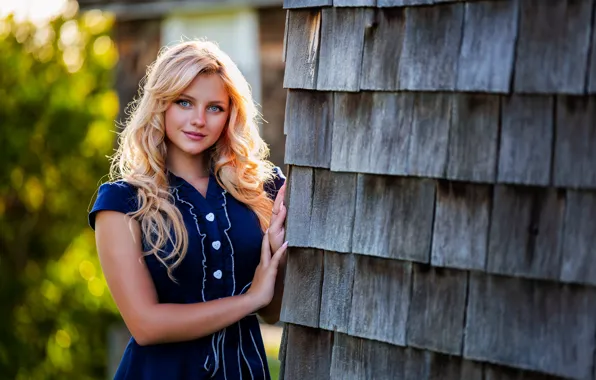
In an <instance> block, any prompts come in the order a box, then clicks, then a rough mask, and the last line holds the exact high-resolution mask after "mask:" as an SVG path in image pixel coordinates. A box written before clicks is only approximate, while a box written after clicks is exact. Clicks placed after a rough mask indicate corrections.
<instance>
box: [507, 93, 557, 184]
mask: <svg viewBox="0 0 596 380" xmlns="http://www.w3.org/2000/svg"><path fill="white" fill-rule="evenodd" d="M553 112H554V110H553V99H552V97H547V96H520V95H513V96H511V97H506V98H503V99H502V115H501V118H502V124H501V136H500V151H499V164H498V165H499V166H498V177H497V178H498V181H499V182H501V183H518V184H527V185H545V186H546V185H548V184H549V183H550V167H551V159H552V145H553V143H552V141H553V133H554V131H553Z"/></svg>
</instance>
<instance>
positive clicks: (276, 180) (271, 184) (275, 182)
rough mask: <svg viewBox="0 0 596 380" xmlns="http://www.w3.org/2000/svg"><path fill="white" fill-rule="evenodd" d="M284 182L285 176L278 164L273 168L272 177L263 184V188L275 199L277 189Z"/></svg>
mask: <svg viewBox="0 0 596 380" xmlns="http://www.w3.org/2000/svg"><path fill="white" fill-rule="evenodd" d="M284 183H286V176H285V175H284V173H283V172H282V170H281V168H280V167H279V166H275V167H274V168H273V178H272V179H271V180H269V181H267V182H265V184H264V185H263V188H264V189H265V191H266V192H267V194H268V195H269V197H270V198H271V199H275V197H276V196H277V192H278V191H279V189H280V188H281V187H282V186H283V185H284Z"/></svg>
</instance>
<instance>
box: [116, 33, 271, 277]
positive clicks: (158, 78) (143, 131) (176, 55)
mask: <svg viewBox="0 0 596 380" xmlns="http://www.w3.org/2000/svg"><path fill="white" fill-rule="evenodd" d="M202 74H216V75H219V77H220V78H221V79H222V81H223V83H224V85H225V88H226V90H227V92H228V94H229V97H230V106H231V107H230V114H229V119H228V123H227V125H226V127H225V129H224V132H223V133H222V135H221V137H220V138H219V140H218V141H217V143H216V144H215V145H214V146H213V147H212V149H209V150H208V151H209V152H207V151H206V152H205V153H206V154H210V165H212V166H213V168H214V172H215V177H216V178H217V181H218V183H219V184H220V186H221V187H223V188H224V189H226V190H227V191H228V192H229V193H230V194H231V195H232V196H233V197H234V198H236V199H237V200H238V201H240V202H242V203H244V204H246V205H247V206H248V207H249V208H250V209H251V210H252V211H254V213H255V214H256V216H257V217H258V220H259V223H260V227H261V229H262V230H263V231H264V230H265V229H266V228H267V226H268V224H269V221H270V218H271V208H272V205H273V201H272V200H271V199H270V198H269V197H268V196H267V194H266V192H265V191H264V186H263V185H264V183H265V182H267V181H270V180H272V178H273V176H274V174H273V165H272V164H271V163H270V162H269V161H267V160H266V157H267V156H268V154H269V148H268V147H267V145H266V144H265V142H264V141H263V140H262V139H261V137H260V136H259V131H258V126H257V117H258V116H259V114H258V112H257V109H256V107H255V104H254V102H253V99H252V94H251V91H250V87H249V85H248V83H247V82H246V79H245V78H244V76H243V75H242V74H241V72H240V70H238V67H237V66H236V65H235V64H234V63H233V62H232V60H231V59H230V57H228V55H226V54H225V53H224V52H222V51H221V50H220V49H219V48H218V47H217V46H216V45H215V44H213V43H211V42H207V41H186V42H181V43H179V44H177V45H174V46H172V47H169V48H164V49H163V50H162V51H161V52H160V54H159V55H158V58H157V60H156V61H155V62H154V63H153V64H152V65H151V66H149V68H148V69H147V75H146V77H145V78H144V79H145V84H144V86H143V89H142V90H141V97H140V98H139V99H137V100H135V101H133V102H132V103H131V104H130V105H129V107H130V109H131V110H132V113H131V114H130V117H129V118H128V119H127V121H126V125H125V128H124V130H123V131H122V133H121V134H120V136H119V148H118V150H117V152H116V153H115V154H114V156H113V157H112V164H111V169H110V175H111V179H112V180H117V179H122V180H124V181H125V182H127V183H129V184H131V185H133V186H134V187H136V188H137V198H138V203H139V209H138V211H136V212H134V213H131V214H130V215H131V216H132V217H133V218H135V219H137V220H139V221H140V224H141V230H142V233H143V236H144V238H145V241H146V243H147V244H148V245H149V247H150V249H149V250H148V251H145V252H144V253H145V254H146V255H151V254H153V255H155V256H156V258H157V259H158V260H159V261H160V262H161V263H162V264H164V265H165V266H166V268H167V270H168V275H169V276H170V278H172V279H174V278H173V276H172V270H173V269H174V268H176V267H177V266H178V265H180V263H181V262H182V260H183V259H184V256H185V255H186V251H187V247H188V232H187V231H186V229H185V228H184V223H183V219H182V214H181V213H180V211H179V210H178V209H177V208H176V206H175V204H174V198H173V196H172V194H171V193H170V192H169V190H168V185H169V183H168V176H167V171H166V155H167V148H166V139H165V123H164V113H165V111H166V109H167V108H168V107H169V105H170V104H171V103H172V102H173V101H175V100H176V99H177V97H178V96H179V95H180V94H181V93H182V91H183V90H184V89H185V88H186V87H187V86H188V85H189V84H190V83H191V82H192V81H193V80H194V78H195V77H196V76H197V75H202ZM172 233H173V234H172ZM168 242H171V243H172V245H173V247H174V249H173V251H172V252H165V250H164V247H165V246H166V244H167V243H168ZM160 253H164V254H165V255H160Z"/></svg>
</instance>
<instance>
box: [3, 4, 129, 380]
mask: <svg viewBox="0 0 596 380" xmlns="http://www.w3.org/2000/svg"><path fill="white" fill-rule="evenodd" d="M70 4H71V5H73V7H74V8H72V7H71V8H72V9H67V10H66V11H65V13H64V14H62V15H61V16H58V17H56V18H54V19H53V20H50V21H48V23H47V24H45V25H33V24H31V23H29V22H20V21H19V22H17V21H15V20H14V19H13V18H12V17H10V16H9V17H8V18H6V19H4V20H0V52H2V53H1V54H0V157H1V159H0V378H1V379H77V380H81V379H99V378H104V377H105V367H106V360H107V359H106V347H107V342H106V340H107V338H106V331H107V328H108V326H109V325H110V324H111V323H113V322H114V321H116V320H118V319H119V317H118V314H117V312H116V309H115V307H114V305H113V302H112V300H111V298H110V296H109V292H108V291H107V288H106V285H105V281H104V279H103V277H102V275H101V269H100V267H99V263H98V260H97V256H96V254H95V244H94V239H93V233H92V231H91V229H90V228H89V227H88V226H87V219H86V218H87V210H88V208H89V204H90V201H91V197H92V196H93V194H94V191H95V190H96V189H97V186H98V181H99V180H100V179H101V178H102V176H103V175H105V174H106V173H107V171H108V161H107V159H106V155H109V154H111V152H112V147H113V141H114V137H115V134H114V133H113V132H112V131H114V130H115V129H116V127H115V125H114V119H115V117H116V114H117V111H118V99H117V96H116V94H115V93H114V91H113V90H112V68H113V66H114V65H115V64H116V61H117V52H116V49H115V46H114V43H113V42H112V40H111V39H110V37H109V31H110V27H111V25H112V20H111V19H110V18H109V17H106V15H105V14H103V13H101V12H100V11H91V12H87V13H85V14H80V15H77V14H76V2H72V3H70Z"/></svg>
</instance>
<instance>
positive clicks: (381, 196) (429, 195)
mask: <svg viewBox="0 0 596 380" xmlns="http://www.w3.org/2000/svg"><path fill="white" fill-rule="evenodd" d="M434 198H435V184H434V182H433V181H432V180H428V179H414V178H403V177H402V178H399V177H385V176H372V175H362V174H361V175H359V176H358V186H357V195H356V220H355V222H354V233H353V246H352V252H355V253H360V254H365V255H372V256H379V257H387V258H393V259H397V258H399V259H406V260H413V261H418V262H424V263H426V262H428V261H429V257H430V240H431V236H432V224H433V213H434Z"/></svg>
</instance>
